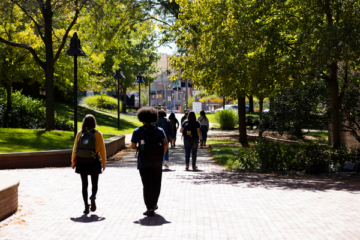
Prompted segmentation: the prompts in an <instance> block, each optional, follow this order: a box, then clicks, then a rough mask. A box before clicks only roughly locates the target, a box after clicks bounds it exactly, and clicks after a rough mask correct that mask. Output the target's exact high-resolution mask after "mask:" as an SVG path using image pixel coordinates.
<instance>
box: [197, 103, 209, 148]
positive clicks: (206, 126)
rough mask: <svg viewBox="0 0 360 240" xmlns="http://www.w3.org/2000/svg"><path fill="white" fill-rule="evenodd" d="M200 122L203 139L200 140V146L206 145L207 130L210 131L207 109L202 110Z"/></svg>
mask: <svg viewBox="0 0 360 240" xmlns="http://www.w3.org/2000/svg"><path fill="white" fill-rule="evenodd" d="M198 121H199V123H200V131H201V135H202V139H203V140H202V141H201V142H200V148H202V147H205V146H206V139H207V132H208V131H209V119H208V118H207V117H206V114H205V111H204V110H201V111H200V117H199V118H198Z"/></svg>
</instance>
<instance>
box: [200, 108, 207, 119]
mask: <svg viewBox="0 0 360 240" xmlns="http://www.w3.org/2000/svg"><path fill="white" fill-rule="evenodd" d="M200 116H202V117H204V118H205V119H206V114H205V111H204V110H201V111H200Z"/></svg>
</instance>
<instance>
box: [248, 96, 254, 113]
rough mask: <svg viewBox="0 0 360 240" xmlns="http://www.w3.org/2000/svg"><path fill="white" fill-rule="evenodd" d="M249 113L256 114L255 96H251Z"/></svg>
mask: <svg viewBox="0 0 360 240" xmlns="http://www.w3.org/2000/svg"><path fill="white" fill-rule="evenodd" d="M248 99H249V112H251V113H253V112H254V98H253V96H249V97H248Z"/></svg>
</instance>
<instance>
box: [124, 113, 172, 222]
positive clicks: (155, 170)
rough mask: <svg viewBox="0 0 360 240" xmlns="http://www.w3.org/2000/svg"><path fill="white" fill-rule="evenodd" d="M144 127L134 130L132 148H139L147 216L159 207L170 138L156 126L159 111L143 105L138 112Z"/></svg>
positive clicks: (152, 214)
mask: <svg viewBox="0 0 360 240" xmlns="http://www.w3.org/2000/svg"><path fill="white" fill-rule="evenodd" d="M137 118H138V119H139V121H140V122H142V123H143V126H142V127H138V128H136V129H135V130H134V132H133V135H132V138H131V148H132V149H134V150H137V152H138V155H137V168H138V170H139V173H140V176H141V181H142V184H143V196H144V202H145V205H146V211H145V212H144V213H143V214H144V215H147V216H150V217H151V216H154V211H155V210H157V209H158V200H159V196H160V191H161V178H162V162H163V157H164V155H165V152H166V151H167V149H168V140H167V138H166V134H165V132H164V130H163V129H161V128H159V127H157V126H154V125H153V124H152V123H155V122H156V121H157V119H158V111H157V110H156V109H155V108H152V107H142V108H141V109H139V110H138V112H137Z"/></svg>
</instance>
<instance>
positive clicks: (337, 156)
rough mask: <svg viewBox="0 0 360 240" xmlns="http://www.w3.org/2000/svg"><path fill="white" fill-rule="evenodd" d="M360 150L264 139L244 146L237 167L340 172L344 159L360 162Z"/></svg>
mask: <svg viewBox="0 0 360 240" xmlns="http://www.w3.org/2000/svg"><path fill="white" fill-rule="evenodd" d="M359 161H360V149H356V150H349V151H348V150H344V149H337V150H334V149H332V148H331V147H329V146H326V145H305V144H282V143H273V142H269V141H267V140H261V141H260V142H258V143H257V144H256V145H255V147H253V148H247V149H245V152H244V154H243V155H242V156H241V157H240V158H239V159H238V160H237V162H236V164H235V166H236V168H237V169H258V170H260V171H261V172H285V171H300V172H306V173H308V174H318V173H326V172H334V171H340V170H341V168H342V166H343V165H344V163H345V162H354V163H356V162H359Z"/></svg>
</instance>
